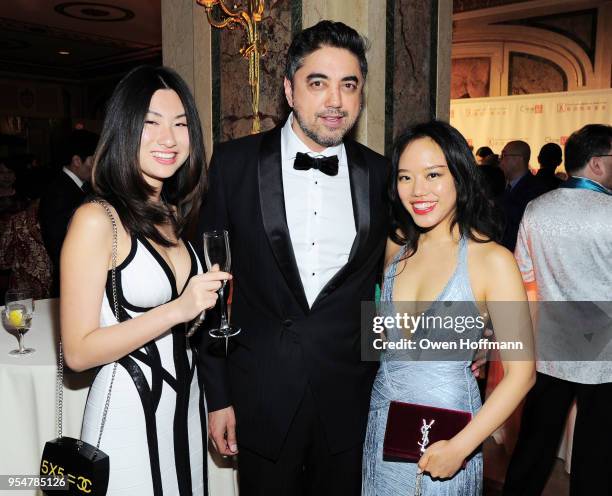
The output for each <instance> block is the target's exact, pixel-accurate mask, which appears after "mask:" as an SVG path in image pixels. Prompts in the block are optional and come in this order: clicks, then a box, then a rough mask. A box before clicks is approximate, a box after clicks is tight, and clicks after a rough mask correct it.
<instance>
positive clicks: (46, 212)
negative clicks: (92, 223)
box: [38, 171, 85, 297]
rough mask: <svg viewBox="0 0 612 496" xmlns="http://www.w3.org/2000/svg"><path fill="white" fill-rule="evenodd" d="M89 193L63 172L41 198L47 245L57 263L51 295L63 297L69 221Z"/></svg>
mask: <svg viewBox="0 0 612 496" xmlns="http://www.w3.org/2000/svg"><path fill="white" fill-rule="evenodd" d="M84 199H85V193H84V192H83V190H82V189H81V188H79V187H78V186H77V185H76V183H75V182H74V181H73V180H72V179H71V178H70V177H69V176H68V174H66V173H65V172H64V171H61V172H60V173H59V174H58V175H57V177H56V178H55V179H54V180H53V181H52V182H51V184H49V185H48V186H47V188H46V189H45V191H44V192H43V194H42V196H41V198H40V207H39V210H38V217H39V221H40V230H41V232H42V237H43V242H44V243H45V248H46V249H47V252H48V253H49V257H50V258H51V261H52V262H53V283H52V285H51V296H54V297H56V296H59V261H60V252H61V250H62V244H63V243H64V238H65V237H66V230H67V229H68V222H69V221H70V218H71V217H72V214H73V213H74V211H75V210H76V209H77V208H78V207H79V206H80V205H81V203H83V200H84Z"/></svg>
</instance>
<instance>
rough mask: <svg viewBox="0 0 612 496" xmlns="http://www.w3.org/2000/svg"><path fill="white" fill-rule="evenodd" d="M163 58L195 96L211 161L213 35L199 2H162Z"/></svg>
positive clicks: (184, 0)
mask: <svg viewBox="0 0 612 496" xmlns="http://www.w3.org/2000/svg"><path fill="white" fill-rule="evenodd" d="M161 8H162V16H161V18H162V55H163V61H164V65H166V66H168V67H171V68H173V69H174V70H175V71H177V72H178V73H179V74H180V75H181V77H182V78H183V79H184V80H185V81H186V82H187V84H188V85H189V87H190V88H191V91H192V92H193V94H194V97H195V100H196V105H197V107H198V113H199V114H200V120H201V122H202V132H203V133H204V146H205V148H206V157H207V159H208V160H210V155H211V154H212V147H213V132H212V123H213V118H212V68H211V60H212V57H211V35H210V31H211V28H210V25H209V24H208V21H207V19H206V11H205V10H204V8H202V7H200V6H198V5H197V4H196V2H195V0H162V2H161Z"/></svg>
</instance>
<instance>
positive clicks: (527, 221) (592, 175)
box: [503, 124, 612, 496]
mask: <svg viewBox="0 0 612 496" xmlns="http://www.w3.org/2000/svg"><path fill="white" fill-rule="evenodd" d="M565 168H566V170H567V173H568V174H569V175H570V178H569V179H568V180H567V181H566V182H564V183H563V184H561V186H560V187H559V188H558V189H556V190H553V191H551V192H549V193H547V194H545V195H542V196H541V197H539V198H538V199H536V200H534V201H532V202H531V203H530V204H529V205H528V206H527V209H526V211H525V215H524V216H523V220H522V222H521V225H520V229H519V234H518V241H517V247H516V252H515V257H516V259H517V262H518V264H519V268H520V270H521V274H522V276H523V282H524V285H525V287H526V290H527V294H528V296H529V298H530V300H537V301H538V302H539V303H538V307H537V311H538V322H539V325H538V329H537V331H536V332H537V347H536V348H537V350H538V357H537V360H538V361H537V378H536V384H535V386H534V387H533V389H532V390H531V392H530V393H529V394H528V396H527V399H526V402H525V407H524V410H523V416H522V421H521V430H520V433H519V438H518V442H517V445H516V449H515V451H514V454H513V456H512V459H511V461H510V465H509V467H508V472H507V475H506V482H505V486H504V492H503V494H504V496H514V495H517V496H518V495H520V496H531V495H540V494H541V493H542V491H543V489H544V486H545V485H546V482H547V480H548V476H549V475H550V472H551V470H552V468H553V464H554V462H555V460H556V456H557V449H558V446H559V440H560V438H561V435H562V432H563V429H564V426H565V422H566V417H567V413H568V411H569V409H570V407H571V405H572V402H573V401H574V400H575V401H576V405H577V416H576V424H575V428H574V436H573V447H572V459H571V475H570V495H571V496H578V495H580V496H582V495H586V494H593V495H595V494H597V495H600V494H601V495H603V494H612V476H611V475H610V467H612V452H611V451H610V445H611V444H612V428H611V427H610V422H609V419H610V418H611V417H612V402H611V401H610V398H611V397H612V344H611V340H610V333H611V332H612V328H611V326H610V322H611V316H612V310H611V309H610V303H609V300H610V293H611V290H610V288H611V287H612V264H610V259H611V256H612V191H611V188H612V127H611V126H607V125H603V124H590V125H587V126H584V127H583V128H582V129H580V130H578V131H576V132H574V133H573V134H572V135H571V136H570V137H569V138H568V140H567V143H566V145H565ZM558 302H563V304H559V303H558ZM577 310H580V313H577ZM577 315H580V318H577ZM548 322H552V323H554V324H555V325H551V326H548V325H546V327H545V326H544V324H547V323H548ZM568 322H569V323H568ZM549 329H550V330H549ZM594 330H596V331H597V332H594Z"/></svg>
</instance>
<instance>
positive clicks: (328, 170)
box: [293, 152, 338, 176]
mask: <svg viewBox="0 0 612 496" xmlns="http://www.w3.org/2000/svg"><path fill="white" fill-rule="evenodd" d="M293 168H294V169H295V170H309V169H317V170H320V171H321V172H322V173H323V174H327V175H328V176H336V175H338V156H337V155H332V156H331V157H311V156H310V155H307V154H306V153H300V152H298V153H297V155H296V156H295V161H294V162H293Z"/></svg>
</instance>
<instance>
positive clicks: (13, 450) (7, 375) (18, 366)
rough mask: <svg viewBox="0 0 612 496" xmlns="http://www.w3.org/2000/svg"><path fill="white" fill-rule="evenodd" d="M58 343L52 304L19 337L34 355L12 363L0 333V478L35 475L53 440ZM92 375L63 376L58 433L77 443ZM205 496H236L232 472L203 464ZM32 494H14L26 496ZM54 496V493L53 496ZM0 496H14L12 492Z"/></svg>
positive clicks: (39, 305) (41, 304) (39, 307)
mask: <svg viewBox="0 0 612 496" xmlns="http://www.w3.org/2000/svg"><path fill="white" fill-rule="evenodd" d="M58 337H59V305H58V300H56V299H54V300H39V301H37V302H36V304H35V313H34V318H33V320H32V328H31V329H30V331H29V332H28V333H27V334H26V335H25V341H24V342H25V344H26V346H27V347H31V348H34V349H36V352H35V353H33V354H31V355H27V356H21V357H13V356H10V355H9V354H8V352H9V351H10V350H12V349H14V348H16V347H17V338H16V337H15V336H14V335H12V334H10V333H9V332H7V331H6V330H5V329H4V328H3V327H0V395H1V398H2V402H1V404H0V474H21V475H24V474H28V475H32V474H37V473H38V469H39V464H40V456H41V454H42V449H43V447H44V444H45V442H46V441H48V440H50V439H52V438H54V437H56V436H57V416H56V406H55V405H56V397H55V385H56V374H57V343H58ZM93 376H94V372H93V371H87V372H83V373H80V374H76V373H71V372H66V373H65V374H64V407H63V417H64V422H63V426H64V427H63V430H64V432H63V433H64V435H65V436H71V437H79V436H80V432H81V422H82V419H83V411H84V408H85V402H86V399H87V391H88V387H89V384H91V381H92V379H93ZM208 470H209V483H210V495H211V496H235V495H237V494H238V489H237V487H238V486H237V482H236V470H234V469H233V468H232V461H231V460H220V459H219V457H215V459H214V460H213V459H211V456H210V453H209V458H208ZM34 494H36V492H35V491H23V490H22V491H20V492H19V496H31V495H34ZM58 494H59V493H58ZM0 495H6V496H14V495H15V492H14V491H2V490H0Z"/></svg>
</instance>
